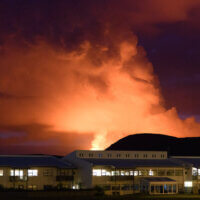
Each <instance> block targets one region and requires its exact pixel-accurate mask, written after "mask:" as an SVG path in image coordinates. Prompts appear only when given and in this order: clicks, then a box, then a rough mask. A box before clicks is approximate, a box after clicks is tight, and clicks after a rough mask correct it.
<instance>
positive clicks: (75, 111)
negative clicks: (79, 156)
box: [0, 0, 200, 154]
mask: <svg viewBox="0 0 200 200" xmlns="http://www.w3.org/2000/svg"><path fill="white" fill-rule="evenodd" d="M199 24H200V1H199V0H190V1H188V0H174V1H170V0H162V1H160V0H95V1H94V0H85V1H82V0H59V1H57V0H48V1H47V0H42V1H41V0H29V1H27V0H9V1H7V0H1V1H0V153H2V154H12V153H51V154H53V153H55V154H66V153H68V152H70V151H72V150H74V149H81V148H83V149H88V148H91V147H93V148H104V147H106V146H109V145H110V144H111V143H113V142H115V141H116V140H117V139H119V138H121V137H124V136H126V135H128V134H133V133H137V132H156V133H163V134H169V135H174V136H177V137H186V136H200V124H199V123H200V103H199V97H200V93H199V91H200V67H199V66H200V26H199ZM158 121H159V123H158ZM100 141H101V142H100ZM105 141H106V142H105Z"/></svg>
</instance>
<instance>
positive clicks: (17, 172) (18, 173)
mask: <svg viewBox="0 0 200 200" xmlns="http://www.w3.org/2000/svg"><path fill="white" fill-rule="evenodd" d="M10 176H19V177H20V178H23V170H21V169H11V170H10Z"/></svg>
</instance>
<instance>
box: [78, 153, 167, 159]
mask: <svg viewBox="0 0 200 200" xmlns="http://www.w3.org/2000/svg"><path fill="white" fill-rule="evenodd" d="M112 156H113V155H112V154H110V153H109V154H107V158H112ZM156 156H157V155H156V154H152V155H151V156H149V155H148V154H143V158H150V157H151V158H156ZM79 157H82V158H83V157H89V158H93V157H96V155H95V156H94V154H93V153H89V154H88V155H84V154H83V153H80V154H79ZM97 157H99V158H102V157H103V154H102V153H100V154H98V155H97ZM116 157H117V158H120V157H122V155H121V154H116ZM125 157H126V158H130V154H125ZM139 157H141V156H139V154H134V158H139ZM160 158H165V154H161V155H160Z"/></svg>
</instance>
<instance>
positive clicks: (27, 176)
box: [0, 155, 77, 190]
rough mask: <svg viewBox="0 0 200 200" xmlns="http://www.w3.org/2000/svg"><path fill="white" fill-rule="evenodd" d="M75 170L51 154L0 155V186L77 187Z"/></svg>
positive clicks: (21, 187)
mask: <svg viewBox="0 0 200 200" xmlns="http://www.w3.org/2000/svg"><path fill="white" fill-rule="evenodd" d="M76 179H77V170H76V168H75V167H73V165H72V164H71V163H69V162H66V161H65V162H64V161H63V160H61V159H58V158H56V157H53V156H16V155H15V156H0V186H1V187H2V188H13V189H25V190H48V189H56V188H58V189H62V188H77V183H76Z"/></svg>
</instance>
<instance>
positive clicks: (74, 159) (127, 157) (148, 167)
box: [63, 150, 200, 195]
mask: <svg viewBox="0 0 200 200" xmlns="http://www.w3.org/2000/svg"><path fill="white" fill-rule="evenodd" d="M63 159H64V160H67V161H68V162H71V163H72V164H74V166H76V167H77V169H78V173H79V174H78V177H79V184H80V186H81V187H82V188H93V187H95V186H99V187H102V188H103V189H104V190H105V192H106V194H120V195H123V194H132V193H139V192H143V193H149V194H176V193H178V192H189V191H191V190H192V191H194V187H193V185H195V184H198V173H199V175H200V170H199V171H198V168H195V167H194V166H196V165H194V163H193V164H192V163H191V160H190V161H187V162H186V161H184V160H181V159H180V158H168V156H167V152H164V151H87V150H79V151H74V152H72V153H71V154H69V155H67V156H66V157H64V158H63ZM182 159H183V158H182ZM199 161H200V159H199ZM196 162H197V161H196ZM196 167H197V166H196ZM195 170H196V171H195ZM194 174H197V175H196V177H197V178H196V179H197V180H194ZM196 190H197V191H198V188H197V189H196Z"/></svg>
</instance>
